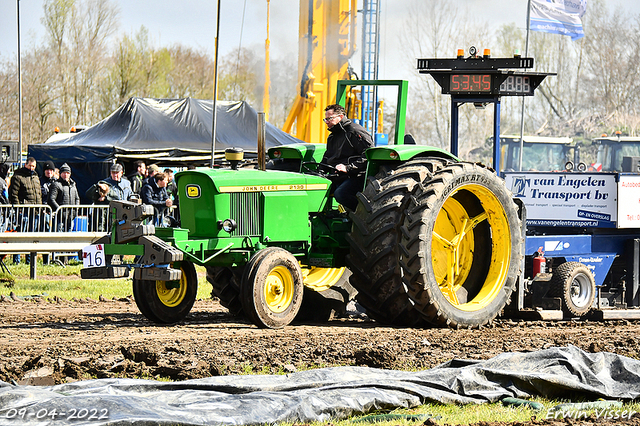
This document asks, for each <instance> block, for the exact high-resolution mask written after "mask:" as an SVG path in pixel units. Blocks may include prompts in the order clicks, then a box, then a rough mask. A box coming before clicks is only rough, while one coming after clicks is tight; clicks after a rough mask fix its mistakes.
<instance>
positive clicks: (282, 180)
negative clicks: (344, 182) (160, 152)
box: [176, 169, 331, 196]
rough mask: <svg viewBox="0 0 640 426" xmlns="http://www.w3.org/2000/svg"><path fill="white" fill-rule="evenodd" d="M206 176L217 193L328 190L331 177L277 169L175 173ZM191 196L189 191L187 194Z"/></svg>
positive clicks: (209, 170)
mask: <svg viewBox="0 0 640 426" xmlns="http://www.w3.org/2000/svg"><path fill="white" fill-rule="evenodd" d="M193 175H198V176H201V178H200V179H202V177H204V176H206V177H207V178H208V179H209V180H211V182H212V184H213V187H214V188H215V191H216V192H218V193H233V192H265V191H306V190H318V191H327V190H328V189H329V187H330V186H331V181H330V180H329V179H325V178H323V177H320V176H313V175H306V174H301V173H293V172H283V171H276V170H268V171H262V170H256V169H240V170H228V169H225V170H220V169H208V170H186V171H183V172H179V173H178V174H176V179H177V180H178V181H179V180H180V179H181V178H183V177H186V176H193ZM187 196H188V195H187Z"/></svg>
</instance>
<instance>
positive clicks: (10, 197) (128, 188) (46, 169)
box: [0, 157, 178, 263]
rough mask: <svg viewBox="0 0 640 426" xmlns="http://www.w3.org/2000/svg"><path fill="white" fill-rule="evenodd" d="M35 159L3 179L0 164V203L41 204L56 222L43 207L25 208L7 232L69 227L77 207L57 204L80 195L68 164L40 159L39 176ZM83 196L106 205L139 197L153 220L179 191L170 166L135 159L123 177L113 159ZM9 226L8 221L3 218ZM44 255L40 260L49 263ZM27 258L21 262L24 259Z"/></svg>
mask: <svg viewBox="0 0 640 426" xmlns="http://www.w3.org/2000/svg"><path fill="white" fill-rule="evenodd" d="M36 165H37V164H36V160H35V158H33V157H29V158H27V160H26V162H25V163H24V165H23V166H22V167H20V168H18V169H16V170H15V171H14V172H13V175H12V176H11V177H10V178H8V174H9V169H10V167H9V165H8V164H6V163H3V164H0V204H11V205H13V206H22V205H24V206H27V207H28V206H29V205H42V204H46V205H49V206H50V207H51V212H56V213H55V220H53V221H52V220H51V219H52V217H51V214H50V213H49V212H48V211H40V210H39V209H38V213H37V214H33V215H31V216H33V217H31V216H30V213H25V212H30V210H28V209H22V210H21V209H18V211H19V213H18V216H20V217H19V218H17V220H16V221H15V222H14V223H13V224H12V226H11V229H8V228H7V229H5V230H9V231H21V232H48V231H51V230H53V231H57V232H67V231H72V230H74V229H73V226H74V218H75V216H76V214H77V212H75V210H77V209H73V208H71V209H60V207H61V206H77V205H80V194H79V193H78V188H77V185H76V182H75V181H74V180H73V179H72V178H71V174H72V171H71V167H69V165H68V164H66V163H64V164H62V165H61V166H60V167H59V168H57V167H56V166H55V164H54V162H53V161H50V160H48V161H45V162H44V165H43V168H42V169H43V171H42V176H38V174H37V172H36ZM85 197H86V199H88V200H90V202H91V203H93V204H109V202H110V201H112V200H134V199H141V201H142V202H143V203H146V204H151V205H153V206H154V207H155V212H156V218H154V220H156V222H157V221H158V218H159V217H160V216H161V215H163V214H164V213H165V210H166V209H167V208H169V207H172V206H176V205H177V202H178V194H177V187H176V183H175V181H174V179H173V170H172V169H165V170H164V171H161V170H160V168H159V167H158V166H157V165H155V164H152V165H150V166H149V167H148V168H147V167H146V164H145V162H144V161H136V162H135V171H134V172H133V173H132V174H131V175H130V176H129V177H125V176H124V169H123V166H122V164H119V163H114V164H112V165H111V166H110V175H109V176H108V177H106V178H104V179H102V180H100V181H98V182H97V183H96V184H94V185H93V186H91V187H90V188H89V189H88V190H87V191H86V193H85ZM6 222H7V224H8V221H6ZM48 257H49V256H48V255H46V254H45V255H44V257H43V261H44V262H45V263H48ZM29 260H30V259H29V256H28V255H27V257H26V262H27V263H29ZM18 262H20V255H15V256H14V263H18Z"/></svg>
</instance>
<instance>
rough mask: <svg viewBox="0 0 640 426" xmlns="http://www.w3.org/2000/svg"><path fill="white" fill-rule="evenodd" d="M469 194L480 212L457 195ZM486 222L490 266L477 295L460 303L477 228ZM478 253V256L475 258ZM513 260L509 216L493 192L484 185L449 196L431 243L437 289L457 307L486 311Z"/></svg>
mask: <svg viewBox="0 0 640 426" xmlns="http://www.w3.org/2000/svg"><path fill="white" fill-rule="evenodd" d="M463 190H464V191H468V192H470V193H471V194H472V195H473V196H475V198H476V199H477V200H478V201H479V205H480V206H481V207H482V208H481V209H480V210H481V211H480V212H474V213H473V214H470V212H469V211H468V210H467V208H466V207H465V206H464V205H463V204H462V203H461V202H460V201H458V200H457V199H456V198H454V195H455V194H456V193H458V192H460V191H463ZM484 222H486V223H487V224H488V226H489V228H490V233H489V235H488V236H487V238H488V239H490V241H491V243H490V250H491V253H490V255H489V258H490V265H489V269H488V272H487V274H486V277H485V278H484V281H483V282H482V285H481V287H480V290H479V291H478V293H477V294H475V295H472V298H471V300H460V299H459V297H458V296H459V295H460V294H461V293H460V290H461V289H462V288H463V287H464V285H465V282H466V281H467V279H468V278H470V274H469V272H470V271H471V267H472V266H473V261H474V252H475V250H486V249H487V248H486V246H483V247H478V246H477V242H476V241H475V240H476V237H475V236H474V232H473V230H474V228H475V227H476V226H478V225H480V224H482V223H484ZM478 254H479V253H476V256H477V255H478ZM510 258H511V233H510V228H509V221H508V219H507V215H506V213H505V211H504V208H503V207H502V204H501V203H500V200H498V199H497V198H496V196H495V194H494V193H493V192H491V191H490V190H489V189H488V188H486V187H484V186H481V185H466V186H464V187H462V188H459V189H458V190H457V191H455V192H453V193H452V194H450V195H449V197H448V198H447V199H446V200H445V202H444V205H443V206H442V209H441V210H440V212H439V213H438V217H437V218H436V223H435V225H434V229H433V239H432V242H431V259H432V265H433V272H434V275H435V279H436V282H437V283H438V287H439V289H440V291H441V292H442V294H443V296H444V297H445V298H446V299H447V301H448V302H449V303H451V304H452V305H454V306H455V307H456V308H458V309H460V310H462V311H467V312H473V311H478V310H480V309H484V308H486V307H487V306H488V305H489V304H490V303H491V302H492V301H493V300H494V299H495V298H496V296H497V295H498V293H499V292H500V290H501V289H502V286H503V284H504V280H505V279H506V276H507V273H508V270H509V264H510Z"/></svg>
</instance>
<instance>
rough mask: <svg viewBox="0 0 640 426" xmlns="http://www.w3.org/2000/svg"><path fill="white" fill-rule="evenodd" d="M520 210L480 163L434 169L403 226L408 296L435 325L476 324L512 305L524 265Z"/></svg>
mask: <svg viewBox="0 0 640 426" xmlns="http://www.w3.org/2000/svg"><path fill="white" fill-rule="evenodd" d="M520 227H521V223H520V220H519V218H518V209H517V206H516V205H515V203H514V202H513V199H512V195H511V193H510V192H509V191H508V190H507V188H506V186H505V185H504V182H503V181H502V179H500V178H499V177H498V176H496V175H495V174H494V173H493V172H492V171H490V170H488V169H486V168H485V167H483V166H481V165H478V164H471V163H456V164H451V165H449V166H448V167H446V168H444V169H442V170H439V171H438V172H436V173H435V175H434V177H433V179H432V180H431V181H430V182H428V183H427V185H425V186H424V187H421V188H420V189H419V190H418V192H417V193H416V196H415V197H414V198H413V199H412V202H411V205H410V206H409V208H408V214H407V216H406V218H405V222H404V225H403V228H402V229H403V235H404V236H403V239H402V257H403V259H402V270H403V274H404V282H405V285H406V287H407V291H408V293H409V297H410V298H411V300H413V302H414V303H415V306H416V309H417V310H419V311H420V312H421V313H422V315H423V316H424V318H425V319H427V320H428V321H429V322H430V323H432V324H433V325H435V326H449V327H453V328H459V327H463V328H470V327H480V326H482V325H484V324H487V323H488V322H490V321H491V320H493V319H494V318H495V317H496V316H497V315H498V314H499V313H500V312H501V311H502V309H503V308H504V307H505V305H507V304H508V303H509V301H510V297H511V294H512V292H513V291H514V290H515V287H516V282H517V279H518V276H519V273H520V264H521V260H522V237H521V228H520Z"/></svg>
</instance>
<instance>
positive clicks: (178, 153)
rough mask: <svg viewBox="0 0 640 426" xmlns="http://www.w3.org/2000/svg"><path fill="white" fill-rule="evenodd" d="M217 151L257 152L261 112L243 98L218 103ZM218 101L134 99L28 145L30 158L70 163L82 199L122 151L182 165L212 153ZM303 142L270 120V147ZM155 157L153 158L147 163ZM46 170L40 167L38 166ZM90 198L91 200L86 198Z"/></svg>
mask: <svg viewBox="0 0 640 426" xmlns="http://www.w3.org/2000/svg"><path fill="white" fill-rule="evenodd" d="M216 109H217V111H218V114H217V116H216V117H217V123H216V147H215V149H216V153H220V152H223V151H224V150H225V149H226V148H229V147H237V148H242V149H243V150H245V151H246V152H257V146H258V113H257V112H256V110H254V109H253V108H252V107H251V106H250V105H249V104H248V103H246V102H244V101H218V103H217V105H216ZM212 111H213V101H211V100H200V99H192V98H185V99H153V98H131V99H129V100H128V101H127V102H126V103H124V104H123V105H122V106H120V108H118V109H117V110H116V111H114V112H113V113H112V114H111V115H110V116H109V117H107V118H105V119H104V120H102V121H100V122H99V123H97V124H95V125H94V126H91V127H89V128H88V129H86V130H84V131H82V132H79V133H73V134H65V135H55V136H53V137H51V138H50V139H49V140H48V141H47V142H46V143H43V144H34V145H29V156H31V157H34V158H35V159H36V160H37V161H38V162H39V163H44V161H46V160H52V161H53V162H54V163H55V165H56V166H58V167H59V166H61V165H62V164H63V163H67V164H68V165H69V166H70V167H71V171H72V173H71V174H72V178H73V179H74V180H75V181H76V183H77V184H78V192H79V193H80V196H81V197H82V196H83V195H84V192H85V191H86V189H87V188H89V186H91V185H93V184H94V183H96V182H97V181H98V180H100V179H104V178H106V177H108V176H109V166H110V164H111V163H112V162H113V161H114V160H115V159H116V158H118V156H119V155H140V157H139V159H145V158H146V157H149V156H150V155H153V154H154V153H166V154H168V155H167V156H166V160H165V161H164V163H163V162H162V161H159V163H160V164H161V165H169V164H173V165H182V166H188V165H189V163H188V162H187V163H186V164H181V160H180V157H187V156H193V155H200V156H203V155H207V153H208V155H209V156H210V155H211V129H212V121H213V115H212ZM299 142H302V141H301V140H299V139H297V138H295V137H293V136H291V135H289V134H288V133H286V132H283V131H282V130H280V129H278V128H277V127H275V126H274V125H272V124H270V123H267V124H266V141H265V145H266V147H267V148H270V147H272V146H278V145H288V144H291V143H299ZM134 160H135V158H128V159H127V160H119V161H121V162H124V163H125V168H126V169H127V170H125V175H128V174H130V173H131V172H134V170H133V168H132V164H133V161H134ZM154 162H156V161H148V162H147V164H151V163H154ZM38 172H39V174H42V170H41V168H38ZM83 202H87V200H83Z"/></svg>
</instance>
